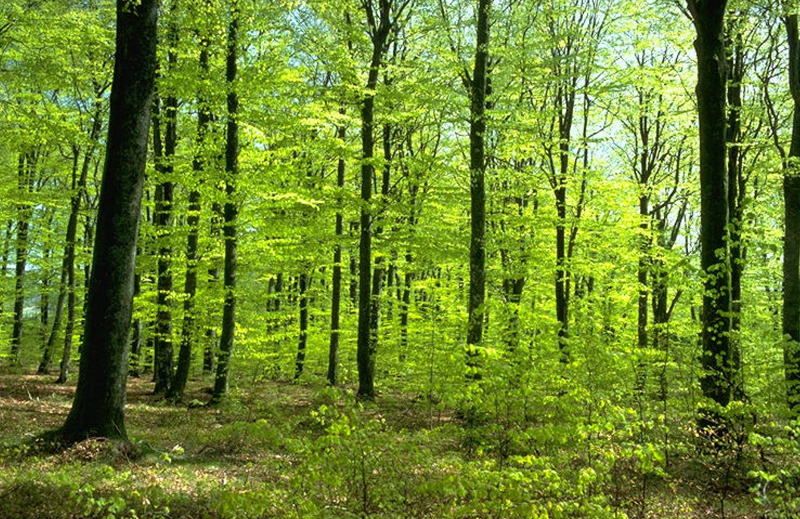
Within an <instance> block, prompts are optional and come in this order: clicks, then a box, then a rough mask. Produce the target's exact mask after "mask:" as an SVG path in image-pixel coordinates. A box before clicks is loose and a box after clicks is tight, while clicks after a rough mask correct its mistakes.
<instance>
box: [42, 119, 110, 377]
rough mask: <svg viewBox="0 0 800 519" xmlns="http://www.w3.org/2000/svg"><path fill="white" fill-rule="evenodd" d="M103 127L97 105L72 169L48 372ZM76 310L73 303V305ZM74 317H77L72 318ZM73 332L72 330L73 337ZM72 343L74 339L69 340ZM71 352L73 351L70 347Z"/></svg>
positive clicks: (47, 349) (48, 347)
mask: <svg viewBox="0 0 800 519" xmlns="http://www.w3.org/2000/svg"><path fill="white" fill-rule="evenodd" d="M102 126H103V114H102V109H101V106H100V105H98V106H97V107H96V109H95V113H94V120H93V121H92V129H91V131H90V132H89V142H90V143H91V144H89V147H88V148H87V149H86V152H85V154H84V156H83V163H82V164H81V172H80V176H78V175H77V171H76V170H77V165H78V148H77V146H76V147H75V156H74V157H75V167H74V168H73V172H72V173H73V174H72V194H71V196H70V201H69V207H70V210H69V219H68V220H67V233H66V237H65V238H64V257H63V260H62V262H61V280H60V283H59V290H58V298H57V299H56V311H55V315H54V316H53V327H52V329H51V330H50V336H49V337H48V339H47V345H46V346H45V355H47V356H48V358H47V359H45V358H43V359H42V362H41V364H40V366H39V371H43V370H44V371H47V372H49V370H50V365H49V364H50V362H49V357H50V356H51V355H52V352H53V351H54V350H55V344H56V340H57V337H58V332H59V329H60V328H61V320H62V317H63V314H64V302H65V300H66V299H67V297H68V293H69V292H70V291H71V289H74V269H75V239H76V238H77V235H78V217H79V216H80V211H81V201H82V200H83V196H84V191H85V190H86V180H87V178H88V177H89V168H90V167H91V164H92V156H93V155H94V144H93V143H95V142H97V139H98V137H100V130H101V129H102ZM70 271H72V272H73V284H72V287H70V284H69V280H70ZM73 307H74V302H73ZM73 318H74V316H73ZM71 333H72V331H71V330H70V334H71ZM70 342H71V340H70ZM69 349H70V350H71V349H72V348H69ZM71 353H72V352H71V351H67V358H66V362H67V363H69V355H71ZM61 362H62V365H63V364H64V362H65V361H64V358H63V356H62V361H61ZM67 371H68V368H67V370H66V371H65V372H64V377H63V380H62V377H61V373H59V378H58V382H59V383H64V382H66V381H67V380H66V377H67Z"/></svg>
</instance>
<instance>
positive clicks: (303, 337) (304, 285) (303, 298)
mask: <svg viewBox="0 0 800 519" xmlns="http://www.w3.org/2000/svg"><path fill="white" fill-rule="evenodd" d="M309 284H310V279H309V276H308V274H307V273H306V272H303V273H301V274H300V277H299V279H298V282H297V285H298V292H299V295H300V297H299V304H300V334H299V335H298V339H297V358H296V359H295V370H294V379H295V380H297V379H299V378H300V375H302V374H303V368H304V367H305V362H306V344H307V343H308V295H307V294H306V292H307V291H308V286H309Z"/></svg>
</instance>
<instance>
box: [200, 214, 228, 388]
mask: <svg viewBox="0 0 800 519" xmlns="http://www.w3.org/2000/svg"><path fill="white" fill-rule="evenodd" d="M222 219H223V215H222V206H220V205H219V203H217V202H212V204H211V236H212V237H213V238H214V241H215V242H216V239H217V238H218V237H219V235H220V227H221V223H222V222H221V220H222ZM219 271H220V269H219V264H218V263H217V261H216V260H212V267H211V268H210V269H208V288H209V289H210V290H212V291H213V289H214V287H216V286H217V285H218V284H219V279H220V273H219ZM218 348H219V338H218V335H217V329H216V328H215V327H213V326H209V327H208V328H206V347H205V349H204V350H203V374H205V375H210V374H211V373H214V371H215V368H216V359H217V350H218Z"/></svg>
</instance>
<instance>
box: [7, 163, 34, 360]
mask: <svg viewBox="0 0 800 519" xmlns="http://www.w3.org/2000/svg"><path fill="white" fill-rule="evenodd" d="M35 167H36V158H35V154H34V153H26V154H20V156H19V164H18V170H17V174H18V185H17V189H18V192H19V196H20V197H23V198H25V199H27V198H28V197H29V196H30V192H31V186H32V181H33V178H32V177H33V170H34V168H35ZM31 213H32V206H31V204H30V202H28V201H26V202H24V203H21V204H19V205H17V242H16V261H15V262H14V327H13V330H12V332H11V359H12V362H13V363H14V364H19V350H20V346H21V345H22V327H23V323H24V315H23V312H24V309H25V267H26V265H27V262H28V230H29V227H30V219H31Z"/></svg>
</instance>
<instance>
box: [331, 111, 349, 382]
mask: <svg viewBox="0 0 800 519" xmlns="http://www.w3.org/2000/svg"><path fill="white" fill-rule="evenodd" d="M339 113H340V114H342V115H344V114H345V110H344V108H342V109H341V110H340V111H339ZM346 132H347V130H346V128H345V127H344V125H342V126H339V127H338V128H337V129H336V137H337V138H338V139H339V140H340V141H342V144H344V143H345V137H346ZM345 169H346V168H345V161H344V157H339V162H338V164H337V168H336V187H337V188H338V190H339V194H338V196H337V202H338V204H339V205H341V203H342V192H343V191H344V180H345ZM335 232H336V244H335V245H334V246H333V276H332V283H331V284H332V285H333V286H332V287H331V288H332V293H331V340H330V346H329V348H328V375H327V380H328V384H330V385H332V386H335V385H336V383H337V381H338V378H339V377H338V374H339V335H340V331H339V326H340V324H339V318H340V307H341V303H342V245H341V240H342V237H343V236H344V215H343V214H342V212H341V209H340V210H339V211H337V212H336V231H335Z"/></svg>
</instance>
